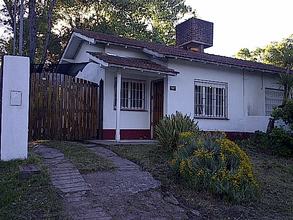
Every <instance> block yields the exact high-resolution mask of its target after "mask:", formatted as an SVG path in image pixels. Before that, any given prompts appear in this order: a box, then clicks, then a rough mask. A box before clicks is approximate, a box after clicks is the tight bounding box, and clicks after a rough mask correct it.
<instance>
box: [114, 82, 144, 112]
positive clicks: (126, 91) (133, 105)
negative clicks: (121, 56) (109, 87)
mask: <svg viewBox="0 0 293 220" xmlns="http://www.w3.org/2000/svg"><path fill="white" fill-rule="evenodd" d="M116 88H117V79H115V87H114V90H115V100H114V107H115V108H116V99H117V98H116V97H117V94H116ZM145 90H146V84H145V81H140V80H132V79H124V78H122V80H121V97H120V102H121V104H120V105H121V109H122V110H145V108H146V104H145Z"/></svg>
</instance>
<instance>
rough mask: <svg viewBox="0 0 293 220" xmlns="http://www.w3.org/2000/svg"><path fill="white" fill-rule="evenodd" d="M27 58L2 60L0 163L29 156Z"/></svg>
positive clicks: (8, 57) (17, 57) (5, 58)
mask: <svg viewBox="0 0 293 220" xmlns="http://www.w3.org/2000/svg"><path fill="white" fill-rule="evenodd" d="M29 63H30V62H29V58H28V57H19V56H4V62H3V90H2V118H1V159H2V160H12V159H25V158H27V152H28V113H29Z"/></svg>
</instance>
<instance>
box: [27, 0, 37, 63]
mask: <svg viewBox="0 0 293 220" xmlns="http://www.w3.org/2000/svg"><path fill="white" fill-rule="evenodd" d="M28 17H29V57H30V61H31V63H34V62H35V53H36V47H37V18H36V0H30V1H29V16H28Z"/></svg>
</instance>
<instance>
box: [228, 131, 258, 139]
mask: <svg viewBox="0 0 293 220" xmlns="http://www.w3.org/2000/svg"><path fill="white" fill-rule="evenodd" d="M225 134H226V135H227V138H229V139H230V140H232V141H235V140H244V139H247V138H249V137H251V135H252V134H254V133H251V132H225Z"/></svg>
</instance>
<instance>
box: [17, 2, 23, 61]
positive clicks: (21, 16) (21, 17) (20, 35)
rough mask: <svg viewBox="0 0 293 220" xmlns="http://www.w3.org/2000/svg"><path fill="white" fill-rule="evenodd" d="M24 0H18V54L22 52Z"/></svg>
mask: <svg viewBox="0 0 293 220" xmlns="http://www.w3.org/2000/svg"><path fill="white" fill-rule="evenodd" d="M23 2H24V0H20V10H19V42H18V43H19V46H18V54H19V56H22V54H23V14H24V4H23Z"/></svg>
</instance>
